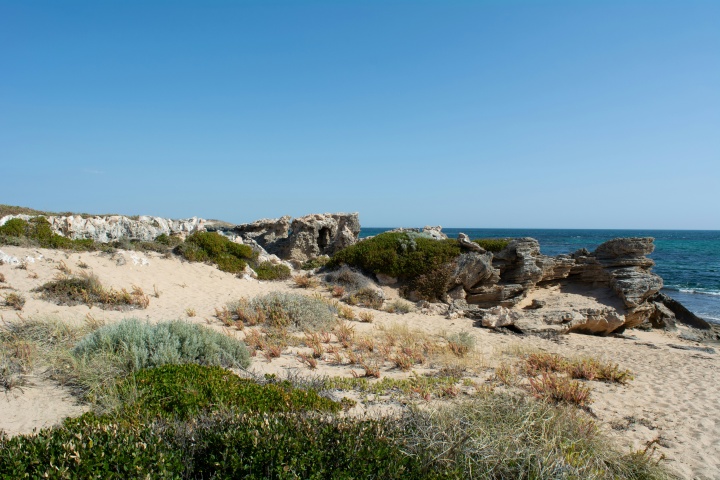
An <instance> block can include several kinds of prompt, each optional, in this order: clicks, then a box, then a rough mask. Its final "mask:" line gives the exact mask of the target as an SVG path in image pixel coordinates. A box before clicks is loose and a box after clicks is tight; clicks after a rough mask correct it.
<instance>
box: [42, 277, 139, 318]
mask: <svg viewBox="0 0 720 480" xmlns="http://www.w3.org/2000/svg"><path fill="white" fill-rule="evenodd" d="M35 291H36V292H40V294H41V295H42V298H44V299H45V300H49V301H51V302H54V303H57V304H58V305H69V306H72V305H87V306H89V307H92V306H94V305H97V306H99V307H100V308H103V309H119V310H122V309H128V308H141V309H144V308H147V307H148V305H150V297H149V296H148V295H147V294H145V292H144V291H143V289H142V288H140V287H138V286H137V285H133V287H132V289H131V291H127V290H126V289H124V288H123V289H121V290H120V291H117V290H115V289H113V288H106V287H104V286H103V285H102V283H100V279H98V277H97V276H96V275H94V274H92V273H89V272H80V273H79V274H78V275H75V274H73V273H72V272H71V271H70V270H69V269H67V268H65V272H60V273H58V275H56V278H55V280H52V281H50V282H47V283H44V284H43V285H41V286H39V287H37V288H36V289H35Z"/></svg>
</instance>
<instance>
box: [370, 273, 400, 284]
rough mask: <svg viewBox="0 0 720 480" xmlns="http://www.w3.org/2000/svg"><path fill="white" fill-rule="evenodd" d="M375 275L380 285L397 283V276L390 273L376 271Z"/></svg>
mask: <svg viewBox="0 0 720 480" xmlns="http://www.w3.org/2000/svg"><path fill="white" fill-rule="evenodd" d="M375 277H377V281H378V283H379V284H380V285H395V284H396V283H398V279H397V278H395V277H391V276H390V275H386V274H384V273H382V272H378V273H376V274H375Z"/></svg>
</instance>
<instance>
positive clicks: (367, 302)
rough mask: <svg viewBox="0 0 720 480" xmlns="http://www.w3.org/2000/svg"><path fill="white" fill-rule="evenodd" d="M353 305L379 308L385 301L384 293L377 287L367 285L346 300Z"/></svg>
mask: <svg viewBox="0 0 720 480" xmlns="http://www.w3.org/2000/svg"><path fill="white" fill-rule="evenodd" d="M346 301H347V302H348V303H350V304H351V305H360V306H363V307H367V308H374V309H379V308H381V307H382V305H383V302H384V301H385V299H384V297H383V294H382V293H381V292H380V291H378V290H377V289H375V288H370V287H365V288H361V289H360V290H358V291H357V292H355V293H353V294H352V295H350V296H349V297H348V299H347V300H346Z"/></svg>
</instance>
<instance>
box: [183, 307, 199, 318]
mask: <svg viewBox="0 0 720 480" xmlns="http://www.w3.org/2000/svg"><path fill="white" fill-rule="evenodd" d="M185 315H187V316H188V317H194V316H195V315H197V312H196V311H195V309H194V308H186V309H185Z"/></svg>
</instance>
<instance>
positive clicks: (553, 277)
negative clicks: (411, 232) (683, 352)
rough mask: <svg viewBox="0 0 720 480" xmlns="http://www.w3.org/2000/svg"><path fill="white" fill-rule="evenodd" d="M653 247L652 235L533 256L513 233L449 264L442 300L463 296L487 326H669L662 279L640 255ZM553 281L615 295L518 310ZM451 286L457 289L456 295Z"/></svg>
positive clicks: (533, 247)
mask: <svg viewBox="0 0 720 480" xmlns="http://www.w3.org/2000/svg"><path fill="white" fill-rule="evenodd" d="M463 240H466V241H465V242H463ZM459 241H460V243H461V246H465V248H466V249H467V248H468V246H467V245H466V244H467V243H469V239H468V238H467V237H466V236H464V235H460V238H459ZM470 248H472V247H470ZM653 249H654V245H653V239H652V238H618V239H614V240H610V241H608V242H605V243H603V244H602V245H600V246H599V247H598V248H597V249H596V250H595V251H594V252H589V251H587V250H579V251H577V252H575V253H574V254H572V255H558V256H555V257H550V256H547V255H543V254H541V253H540V245H539V243H538V241H537V240H535V239H533V238H517V239H514V240H512V241H511V242H510V243H509V244H508V245H507V247H505V248H504V249H503V250H502V251H500V252H498V253H496V254H494V255H493V254H492V253H490V252H487V253H483V254H481V253H478V252H475V251H472V252H468V253H464V254H462V255H461V256H460V257H459V258H458V260H457V261H456V267H457V268H456V269H455V272H454V277H453V278H454V279H455V281H454V282H452V283H451V286H450V287H449V288H448V290H449V292H448V295H447V300H448V301H453V300H455V299H463V300H464V301H465V302H467V304H468V305H470V306H473V307H475V308H471V309H470V312H472V315H473V316H476V317H477V318H478V319H479V320H480V321H481V323H482V325H484V326H488V327H493V328H499V327H512V328H514V329H517V330H520V331H529V332H538V331H553V332H558V333H565V332H570V331H576V332H585V333H593V334H608V333H613V332H620V331H622V330H624V329H626V328H631V327H635V326H638V325H640V324H642V323H644V322H651V323H652V324H653V325H656V326H657V327H661V328H672V327H673V325H674V321H675V319H676V315H677V314H676V313H674V310H673V307H672V306H671V305H672V303H671V301H672V299H668V298H667V297H665V296H659V294H658V292H659V290H660V289H661V288H662V285H663V283H662V279H661V278H660V277H659V276H657V275H655V274H654V273H652V271H651V269H652V267H653V265H654V263H653V261H652V260H651V259H649V258H647V255H649V254H650V253H652V252H653ZM559 283H562V284H564V285H567V284H570V285H573V284H577V285H583V286H584V287H583V288H594V289H601V290H602V291H604V292H607V294H608V295H610V296H612V297H613V298H615V300H614V301H613V302H611V304H605V303H602V302H601V303H598V304H596V305H595V304H594V305H590V306H588V305H585V306H584V307H577V306H572V305H571V306H567V305H565V306H563V307H562V308H559V309H553V308H552V306H545V305H543V304H534V306H533V307H532V308H525V309H521V308H519V307H518V305H519V304H520V303H521V302H522V301H523V299H525V298H526V297H527V295H528V293H529V292H532V291H533V290H535V289H537V288H542V287H543V286H548V285H554V284H559ZM457 285H460V286H462V288H463V292H464V296H463V295H462V294H461V293H460V292H459V291H458V287H457ZM450 292H452V295H450V294H449V293H450ZM528 301H529V300H528ZM526 303H527V302H526ZM675 303H677V302H675ZM675 310H678V311H680V310H679V308H677V307H675ZM688 313H689V312H688ZM690 315H692V314H690ZM683 318H684V323H688V324H691V325H692V324H697V325H700V323H699V322H697V321H696V320H695V319H693V318H692V317H689V316H688V315H686V314H683ZM695 318H697V317H695ZM698 320H700V321H701V322H702V320H701V319H698Z"/></svg>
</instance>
